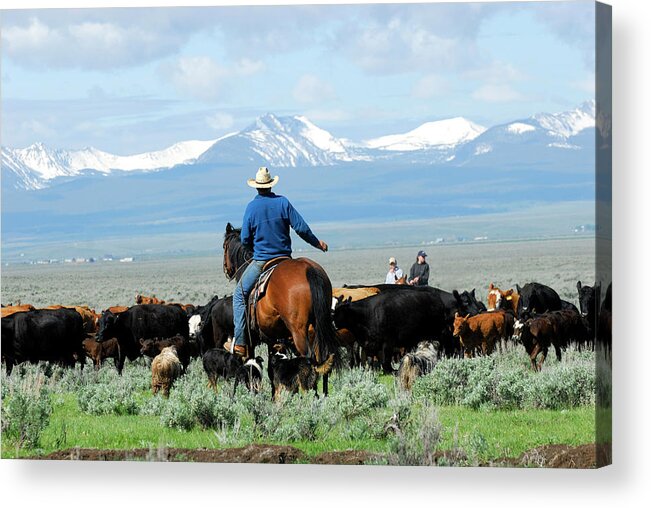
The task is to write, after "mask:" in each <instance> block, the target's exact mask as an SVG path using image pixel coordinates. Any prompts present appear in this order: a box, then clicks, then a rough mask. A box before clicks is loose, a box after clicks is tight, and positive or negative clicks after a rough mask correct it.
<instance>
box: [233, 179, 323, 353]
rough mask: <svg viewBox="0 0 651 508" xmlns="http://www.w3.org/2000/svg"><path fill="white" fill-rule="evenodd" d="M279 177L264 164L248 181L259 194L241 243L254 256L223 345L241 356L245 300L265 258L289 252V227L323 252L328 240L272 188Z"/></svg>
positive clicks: (242, 280)
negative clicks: (229, 336) (229, 334)
mask: <svg viewBox="0 0 651 508" xmlns="http://www.w3.org/2000/svg"><path fill="white" fill-rule="evenodd" d="M278 180H279V177H278V176H275V177H273V178H271V175H270V174H269V170H268V169H267V168H265V167H262V168H260V169H258V172H257V174H256V176H255V179H253V178H250V179H249V180H248V182H247V183H248V185H249V186H250V187H253V188H255V189H257V190H258V195H257V196H256V197H255V198H254V199H253V200H252V201H251V202H250V203H249V204H248V206H247V207H246V211H245V212H244V219H243V221H242V233H241V234H240V239H241V241H242V245H244V246H246V247H249V248H250V249H252V250H253V259H252V260H251V262H250V263H249V265H248V266H247V267H246V270H244V273H243V274H242V277H241V278H240V280H239V282H238V283H237V286H236V288H235V292H234V293H233V321H234V325H235V332H234V337H233V341H230V340H229V341H227V342H226V343H225V344H224V348H225V349H226V350H228V351H230V352H231V353H234V354H236V355H238V356H241V357H246V356H247V353H248V351H247V347H246V341H245V339H244V332H245V328H246V321H245V320H246V304H247V301H248V298H249V294H250V293H251V290H252V289H253V288H254V286H255V284H256V282H257V281H258V278H259V277H260V274H261V273H262V269H263V267H264V265H265V264H266V263H267V261H270V260H271V259H275V258H278V257H281V256H291V254H292V241H291V238H290V236H289V228H290V227H291V228H292V229H293V230H294V231H296V234H297V235H298V236H299V237H301V238H302V239H303V240H305V241H306V242H307V243H309V244H310V245H312V246H313V247H316V248H317V249H320V250H322V251H323V252H326V251H327V250H328V244H326V243H325V242H324V241H323V240H319V239H318V238H317V237H316V236H314V233H312V230H311V229H310V227H309V226H308V225H307V223H306V222H305V221H304V220H303V217H301V215H300V214H299V213H298V212H297V211H296V209H295V208H294V207H293V206H292V204H291V203H290V202H289V200H288V199H287V198H286V197H284V196H279V195H277V194H274V193H273V192H271V188H272V187H273V186H274V185H276V183H278Z"/></svg>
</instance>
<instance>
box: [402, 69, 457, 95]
mask: <svg viewBox="0 0 651 508" xmlns="http://www.w3.org/2000/svg"><path fill="white" fill-rule="evenodd" d="M448 91H449V84H448V82H447V80H446V79H444V78H442V77H441V76H438V75H436V74H428V75H426V76H423V77H422V78H420V79H419V80H418V81H416V83H414V86H413V88H412V90H411V94H412V95H413V96H414V97H416V98H417V99H431V98H432V97H437V96H440V95H444V94H446V93H447V92H448Z"/></svg>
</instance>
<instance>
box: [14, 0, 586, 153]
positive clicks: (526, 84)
mask: <svg viewBox="0 0 651 508" xmlns="http://www.w3.org/2000/svg"><path fill="white" fill-rule="evenodd" d="M1 28H2V67H1V69H2V104H1V105H2V118H1V120H2V126H1V127H2V134H3V135H2V144H3V146H10V147H23V146H27V145H29V144H31V143H33V142H36V141H40V142H44V143H45V144H46V145H48V146H51V147H55V148H81V147H84V146H95V147H97V148H99V149H102V150H106V151H109V152H113V153H118V154H130V153H138V152H144V151H149V150H155V149H161V148H164V147H166V146H169V145H170V144H172V143H174V142H177V141H182V140H187V139H214V138H217V137H219V136H221V135H223V134H226V133H228V132H232V131H235V130H239V129H241V128H244V127H246V126H247V125H248V124H250V123H251V122H252V121H253V120H254V119H255V118H256V117H257V116H259V115H261V114H264V113H266V112H272V113H275V114H278V115H285V114H303V115H306V116H307V117H308V118H310V119H311V120H312V121H314V122H315V123H316V124H317V125H319V126H321V127H323V128H325V129H327V130H329V131H331V132H332V133H333V134H334V135H335V136H339V137H348V138H351V139H354V140H362V139H367V138H370V137H373V136H379V135H383V134H389V133H396V132H405V131H407V130H410V129H413V128H415V127H417V126H418V125H420V124H422V123H424V122H426V121H431V120H435V119H441V118H449V117H453V116H464V117H466V118H469V119H471V120H473V121H475V122H477V123H480V124H482V125H485V126H490V125H494V124H497V123H500V122H503V121H509V120H513V119H517V118H524V117H527V116H530V115H532V114H534V113H537V112H541V111H548V112H556V111H562V110H566V109H570V108H573V107H574V106H576V105H578V104H579V103H581V102H583V101H585V100H587V99H590V98H593V97H594V86H593V81H594V61H593V52H594V48H593V41H594V3H592V2H584V1H578V2H553V3H547V2H540V3H538V2H534V3H475V4H461V3H459V4H395V5H391V4H389V5H321V6H285V7H269V6H267V7H201V8H136V9H48V10H38V9H36V10H18V11H3V12H2V18H1Z"/></svg>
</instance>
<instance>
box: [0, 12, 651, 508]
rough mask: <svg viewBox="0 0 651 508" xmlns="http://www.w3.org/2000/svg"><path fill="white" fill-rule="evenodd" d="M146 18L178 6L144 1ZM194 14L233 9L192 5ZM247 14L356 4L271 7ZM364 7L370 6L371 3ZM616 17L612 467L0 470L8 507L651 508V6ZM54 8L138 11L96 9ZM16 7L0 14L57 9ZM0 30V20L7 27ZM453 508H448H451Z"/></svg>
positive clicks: (17, 465) (64, 466)
mask: <svg viewBox="0 0 651 508" xmlns="http://www.w3.org/2000/svg"><path fill="white" fill-rule="evenodd" d="M136 3H137V5H142V6H163V5H179V4H180V3H181V2H178V1H176V2H173V1H158V2H146V1H142V0H140V1H137V2H136ZM189 3H191V4H192V5H197V6H199V5H216V4H221V5H224V4H229V3H230V4H236V3H237V2H215V1H213V2H204V1H191V2H189ZM244 3H246V4H249V5H252V4H272V3H273V4H278V3H283V4H298V3H352V2H337V1H332V0H330V1H327V2H325V1H321V2H297V1H283V2H268V1H248V2H244ZM364 3H366V2H364ZM609 3H611V4H612V5H613V74H614V92H613V93H614V97H613V108H614V120H613V126H614V128H613V130H614V136H613V139H614V155H613V156H614V163H613V166H614V185H613V200H614V203H615V208H614V217H613V222H614V224H613V231H614V244H613V250H614V266H613V272H614V273H613V279H614V280H615V303H614V306H615V310H614V314H615V325H614V326H615V328H614V336H615V339H614V369H615V372H614V382H613V387H614V399H615V400H614V423H613V431H614V436H613V439H614V448H613V460H614V465H613V466H610V467H608V468H605V469H602V470H598V471H567V470H518V469H510V470H504V469H448V468H435V469H425V468H390V467H355V466H265V465H240V464H160V463H155V464H151V463H147V464H143V463H89V462H80V463H75V462H70V463H67V462H45V461H43V462H39V461H8V460H3V461H0V499H1V500H2V503H3V505H4V506H36V505H38V506H48V507H57V506H66V507H68V506H69V507H72V506H85V507H88V506H94V507H95V506H96V507H103V506H110V507H112V508H115V506H123V505H131V504H136V503H138V504H140V505H143V506H151V505H155V504H158V503H162V504H160V506H165V507H167V506H187V505H189V504H191V505H192V506H210V507H213V506H214V507H216V506H219V505H226V504H228V505H229V506H248V505H252V504H255V505H258V506H262V507H265V508H267V507H269V506H283V507H284V506H294V505H297V506H298V505H300V506H303V507H306V508H307V507H309V508H312V507H320V506H328V507H331V506H333V505H334V506H337V505H339V506H355V507H358V506H377V507H392V508H393V507H398V508H407V507H412V506H441V507H445V506H454V507H455V508H456V507H462V506H481V507H482V508H488V507H491V506H496V507H500V508H504V507H508V506H518V507H523V506H526V507H527V508H530V507H537V506H541V507H543V506H544V507H545V508H549V507H550V506H553V507H556V506H558V507H563V506H583V505H590V506H595V507H599V506H604V507H605V506H608V507H609V508H610V507H620V506H622V507H623V506H651V503H650V501H651V494H650V488H649V487H650V485H649V484H650V480H651V474H650V472H651V471H650V470H651V468H650V466H649V464H651V447H650V446H649V445H650V441H651V432H650V430H649V429H650V428H651V418H650V416H651V415H650V414H649V401H651V393H650V392H649V390H650V389H651V378H650V376H649V372H651V367H650V366H649V355H650V354H651V336H650V333H649V322H648V316H649V311H648V302H649V300H650V298H651V295H650V292H649V284H650V282H651V280H650V277H649V272H650V269H649V267H650V266H651V265H650V260H651V256H650V255H649V254H650V253H649V248H648V247H649V242H648V238H649V237H650V236H651V232H650V231H649V226H648V218H649V217H651V210H650V209H649V203H651V199H650V196H649V188H650V187H649V183H650V178H649V174H650V173H651V160H650V158H649V152H650V151H651V143H649V136H650V135H651V128H649V123H650V122H651V110H650V108H649V96H650V93H649V90H651V83H650V80H649V75H650V71H649V64H648V62H649V51H650V49H651V36H650V34H651V29H650V27H649V26H648V21H649V20H650V19H651V17H650V16H649V12H650V11H651V9H650V8H649V5H650V4H651V3H650V2H640V1H638V0H635V1H634V0H611V1H610V2H609ZM56 5H57V7H59V6H60V7H89V6H114V7H115V6H120V5H123V6H127V5H128V6H133V5H134V3H133V2H111V3H109V2H106V1H104V2H101V1H97V0H86V1H74V2H73V1H64V2H61V1H59V2H57V4H56ZM51 6H52V4H51V3H49V2H43V1H41V2H36V1H29V0H25V1H21V2H20V3H18V2H16V1H12V2H11V4H10V5H5V4H3V6H2V8H3V9H6V8H25V7H51ZM0 19H1V18H0ZM448 503H450V504H448Z"/></svg>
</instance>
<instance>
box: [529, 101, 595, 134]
mask: <svg viewBox="0 0 651 508" xmlns="http://www.w3.org/2000/svg"><path fill="white" fill-rule="evenodd" d="M596 109H597V108H596V104H595V101H594V100H592V101H587V102H584V103H583V104H582V105H581V106H579V107H578V108H576V109H573V110H571V111H565V112H562V113H556V114H548V113H539V114H537V115H534V116H533V117H532V119H533V120H534V121H535V122H537V123H538V125H540V126H541V127H542V128H543V129H547V130H548V131H549V132H551V133H553V134H555V135H557V136H558V137H559V138H569V137H572V136H576V135H577V134H578V133H579V132H581V131H582V130H584V129H588V128H590V127H594V126H595V115H596Z"/></svg>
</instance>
